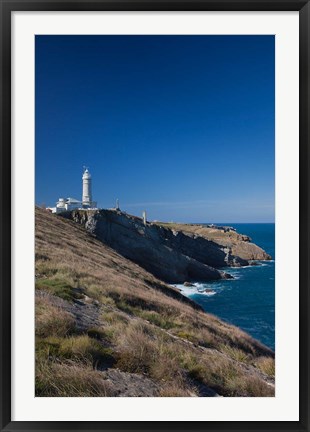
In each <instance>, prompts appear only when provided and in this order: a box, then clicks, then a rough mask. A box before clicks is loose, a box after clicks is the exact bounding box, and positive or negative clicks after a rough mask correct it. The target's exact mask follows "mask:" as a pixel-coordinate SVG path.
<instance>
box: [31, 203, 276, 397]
mask: <svg viewBox="0 0 310 432" xmlns="http://www.w3.org/2000/svg"><path fill="white" fill-rule="evenodd" d="M116 371H117V374H116ZM116 376H117V377H121V378H117V379H118V382H116V378H115V377H116ZM122 380H123V381H124V382H126V392H127V393H126V395H128V392H129V395H131V396H145V395H147V396H149V395H150V389H152V390H151V393H152V394H151V395H152V396H170V397H173V396H211V395H220V396H273V395H274V356H273V353H272V352H271V351H270V350H269V349H268V348H266V347H264V346H263V345H261V344H260V343H259V342H257V341H255V340H254V339H252V338H251V337H250V336H249V335H247V334H246V333H244V332H242V331H241V330H240V329H238V328H236V327H234V326H230V325H228V324H226V323H224V322H223V321H221V320H219V319H217V318H216V317H214V316H212V315H210V314H206V313H204V312H203V311H201V310H199V309H198V308H195V307H194V306H193V305H192V304H191V302H190V301H188V300H187V299H183V301H182V296H181V295H180V294H179V292H178V291H177V290H176V289H174V288H173V287H170V286H169V285H166V284H164V283H162V282H161V281H159V280H157V279H156V278H155V277H154V276H152V275H151V274H149V273H148V272H146V271H145V270H143V269H142V268H140V267H139V266H137V265H135V264H133V263H132V262H130V261H128V260H126V259H125V258H123V257H122V256H120V255H118V254H117V253H116V252H115V251H113V250H112V249H110V248H109V247H107V246H105V245H104V244H102V243H100V242H99V241H97V240H96V239H95V238H93V237H91V236H90V235H89V234H88V233H87V232H86V231H85V230H84V229H83V228H82V227H80V226H78V225H76V224H74V223H73V222H71V221H68V220H64V219H62V218H59V217H58V216H56V215H52V214H49V213H47V212H46V211H44V210H42V209H36V395H37V396H122V394H123V390H122V382H120V381H122ZM130 383H131V384H130ZM132 383H134V385H133V384H132ZM131 385H132V388H131ZM124 394H125V393H124Z"/></svg>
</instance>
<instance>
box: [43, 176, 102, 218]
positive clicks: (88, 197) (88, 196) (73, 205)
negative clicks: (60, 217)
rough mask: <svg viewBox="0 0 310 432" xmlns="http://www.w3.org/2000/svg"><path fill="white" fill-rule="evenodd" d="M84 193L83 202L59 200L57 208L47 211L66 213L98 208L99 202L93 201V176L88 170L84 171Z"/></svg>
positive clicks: (49, 208) (72, 199)
mask: <svg viewBox="0 0 310 432" xmlns="http://www.w3.org/2000/svg"><path fill="white" fill-rule="evenodd" d="M82 182H83V192H82V201H79V200H77V199H75V198H71V197H69V198H66V199H65V198H59V200H58V201H57V203H56V207H47V210H49V211H51V212H52V213H61V212H64V211H71V210H77V209H80V210H82V209H89V208H97V202H96V201H93V200H92V192H91V175H90V172H89V171H88V169H87V168H85V169H84V172H83V176H82Z"/></svg>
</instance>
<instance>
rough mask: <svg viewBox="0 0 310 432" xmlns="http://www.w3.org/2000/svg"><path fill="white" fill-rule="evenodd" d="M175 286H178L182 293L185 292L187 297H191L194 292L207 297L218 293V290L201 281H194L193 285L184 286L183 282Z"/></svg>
mask: <svg viewBox="0 0 310 432" xmlns="http://www.w3.org/2000/svg"><path fill="white" fill-rule="evenodd" d="M174 286H175V287H176V288H178V289H179V290H180V291H181V293H182V294H184V295H185V296H186V297H189V296H191V295H193V294H201V295H204V296H207V297H211V296H213V295H215V294H217V292H216V290H214V289H212V288H209V287H208V286H207V285H205V284H203V283H199V282H195V283H193V286H184V285H183V284H176V285H174ZM206 290H207V291H206Z"/></svg>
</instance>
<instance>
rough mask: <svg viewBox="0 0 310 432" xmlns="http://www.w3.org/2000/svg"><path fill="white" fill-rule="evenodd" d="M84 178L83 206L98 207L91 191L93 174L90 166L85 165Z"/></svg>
mask: <svg viewBox="0 0 310 432" xmlns="http://www.w3.org/2000/svg"><path fill="white" fill-rule="evenodd" d="M82 180H83V195H82V206H83V207H84V208H89V207H96V206H97V203H95V202H94V201H93V197H92V192H91V175H90V172H89V171H88V168H85V167H84V172H83V176H82Z"/></svg>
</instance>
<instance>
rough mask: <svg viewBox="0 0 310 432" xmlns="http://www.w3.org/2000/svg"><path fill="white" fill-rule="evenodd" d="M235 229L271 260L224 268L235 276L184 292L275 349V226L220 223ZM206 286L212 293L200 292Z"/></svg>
mask: <svg viewBox="0 0 310 432" xmlns="http://www.w3.org/2000/svg"><path fill="white" fill-rule="evenodd" d="M218 225H229V226H233V227H234V228H236V230H237V231H238V232H239V233H241V234H246V235H248V236H250V237H251V239H252V241H253V243H256V244H257V245H258V246H260V247H262V248H263V249H264V250H265V251H266V252H267V253H269V254H270V255H271V256H272V258H273V260H272V261H257V263H258V264H259V265H257V266H249V267H242V268H225V271H226V272H228V273H230V274H231V275H232V276H233V277H234V279H229V280H221V281H216V282H208V283H204V284H201V283H199V284H198V283H197V284H195V287H186V288H185V287H183V286H180V285H178V287H179V288H181V289H182V291H183V293H184V294H185V295H186V296H188V297H190V298H192V299H193V300H194V301H196V302H197V303H199V304H200V305H201V306H202V307H203V308H204V309H205V311H207V312H210V313H212V314H214V315H216V316H218V317H219V318H221V319H223V320H225V321H227V322H229V323H231V324H234V325H236V326H238V327H240V328H241V329H243V330H245V331H246V332H247V333H249V334H250V335H252V336H253V337H254V338H256V339H258V340H259V341H261V342H263V343H264V344H265V345H267V346H268V347H270V348H271V349H273V350H274V347H275V262H274V257H275V225H274V224H218ZM206 288H208V289H210V290H212V292H209V293H205V292H199V291H202V290H205V289H206Z"/></svg>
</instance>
